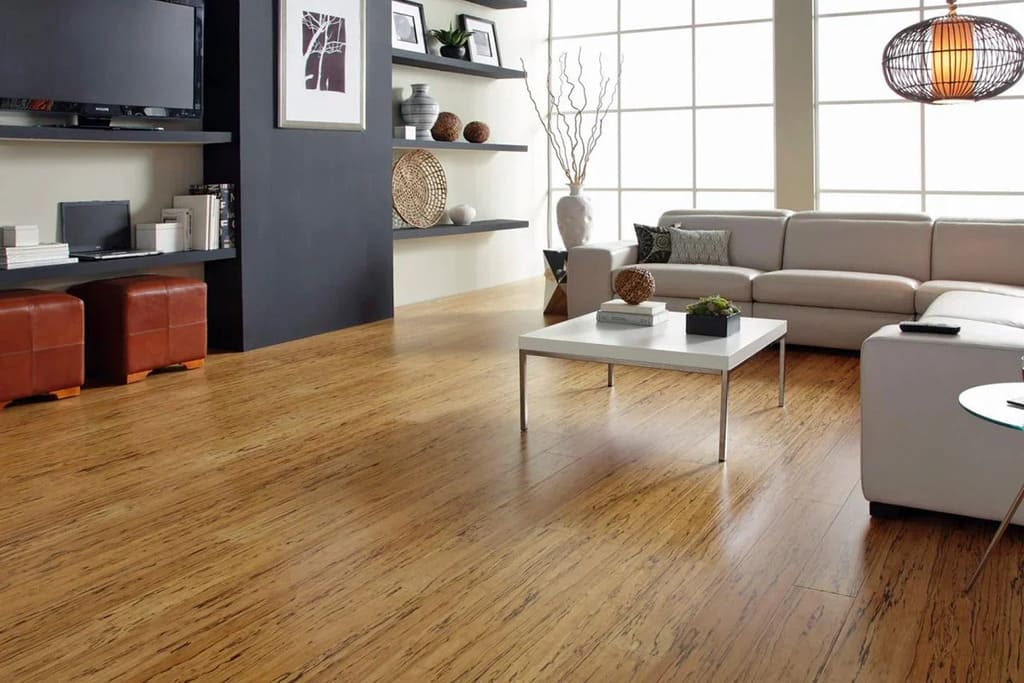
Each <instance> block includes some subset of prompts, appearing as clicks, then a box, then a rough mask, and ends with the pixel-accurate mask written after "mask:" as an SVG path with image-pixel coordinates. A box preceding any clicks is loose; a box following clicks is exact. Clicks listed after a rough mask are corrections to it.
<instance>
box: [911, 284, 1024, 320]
mask: <svg viewBox="0 0 1024 683" xmlns="http://www.w3.org/2000/svg"><path fill="white" fill-rule="evenodd" d="M946 292H988V293H990V294H1005V295H1006V296H1020V297H1024V287H1011V286H1010V285H997V284H994V283H992V282H963V281H961V280H932V281H931V282H926V283H924V284H923V285H921V286H920V287H918V289H917V312H918V313H924V312H925V311H927V310H928V307H929V306H931V305H932V304H933V303H935V300H936V299H938V298H939V297H940V296H942V295H943V294H945V293H946Z"/></svg>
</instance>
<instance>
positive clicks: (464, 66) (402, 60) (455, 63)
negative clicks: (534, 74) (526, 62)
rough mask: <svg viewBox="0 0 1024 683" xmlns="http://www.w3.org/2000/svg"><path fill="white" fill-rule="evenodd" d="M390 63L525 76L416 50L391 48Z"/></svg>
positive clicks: (483, 75)
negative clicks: (420, 52)
mask: <svg viewBox="0 0 1024 683" xmlns="http://www.w3.org/2000/svg"><path fill="white" fill-rule="evenodd" d="M391 63H392V64H399V65H401V66H414V67H416V68H419V69H431V70H433V71H447V72H448V73H455V74H466V75H467V76H478V77H480V78H526V72H525V71H518V70H516V69H506V68H504V67H500V66H490V65H488V64H476V63H474V62H467V61H466V60H464V59H449V58H448V57H439V56H437V55H424V54H419V53H417V52H407V51H405V50H392V51H391Z"/></svg>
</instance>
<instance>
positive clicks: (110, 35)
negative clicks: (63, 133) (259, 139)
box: [0, 0, 204, 126]
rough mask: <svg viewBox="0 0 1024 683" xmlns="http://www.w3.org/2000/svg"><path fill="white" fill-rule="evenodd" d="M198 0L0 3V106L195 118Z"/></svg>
mask: <svg viewBox="0 0 1024 683" xmlns="http://www.w3.org/2000/svg"><path fill="white" fill-rule="evenodd" d="M203 2H204V0H0V108H2V109H15V110H21V111H33V112H52V113H59V114H77V115H78V124H79V125H82V126H108V125H110V121H111V119H112V118H115V117H132V118H161V119H162V118H181V119H198V118H201V117H202V109H203V18H204V16H203Z"/></svg>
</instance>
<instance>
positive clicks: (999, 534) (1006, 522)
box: [964, 486, 1024, 593]
mask: <svg viewBox="0 0 1024 683" xmlns="http://www.w3.org/2000/svg"><path fill="white" fill-rule="evenodd" d="M1021 503H1024V486H1022V487H1021V489H1020V493H1018V494H1017V500H1015V501H1013V505H1012V506H1010V511H1009V512H1007V513H1006V517H1005V518H1004V519H1003V523H1002V524H1000V525H999V530H998V531H996V535H995V536H993V537H992V542H991V543H989V544H988V549H987V550H985V554H984V555H982V557H981V563H980V564H978V568H977V569H975V570H974V574H973V575H972V576H971V580H970V581H968V582H967V586H966V587H965V588H964V593H970V592H971V589H972V588H974V583H975V582H976V581H977V580H978V577H979V576H981V570H982V569H984V568H985V563H986V562H988V558H989V556H990V555H991V554H992V550H993V549H995V547H996V545H997V544H998V543H999V541H1001V540H1002V538H1003V534H1005V533H1006V529H1007V528H1008V527H1009V526H1010V520H1011V519H1013V516H1014V515H1015V514H1017V510H1018V509H1020V504H1021Z"/></svg>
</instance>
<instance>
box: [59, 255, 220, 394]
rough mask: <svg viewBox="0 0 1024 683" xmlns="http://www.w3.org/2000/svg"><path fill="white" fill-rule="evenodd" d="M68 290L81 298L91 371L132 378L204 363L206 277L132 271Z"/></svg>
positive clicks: (124, 381)
mask: <svg viewBox="0 0 1024 683" xmlns="http://www.w3.org/2000/svg"><path fill="white" fill-rule="evenodd" d="M69 292H70V293H72V294H74V295H75V296H77V297H79V298H81V299H82V300H83V301H84V302H85V340H86V343H85V364H86V369H87V372H88V374H89V376H90V377H92V376H95V377H100V378H103V379H107V380H112V381H115V382H120V383H122V384H131V383H133V382H138V381H141V380H143V379H145V378H146V377H148V376H149V374H150V373H151V372H153V371H154V370H159V369H160V368H166V367H169V366H172V365H184V366H185V368H186V369H188V370H194V369H197V368H201V367H203V363H204V359H205V358H206V283H205V282H199V281H197V280H189V279H186V278H179V277H165V276H162V275H137V276H133V277H122V278H115V279H113V280H96V281H95V282H89V283H86V284H84V285H78V286H76V287H72V288H71V289H70V290H69Z"/></svg>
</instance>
